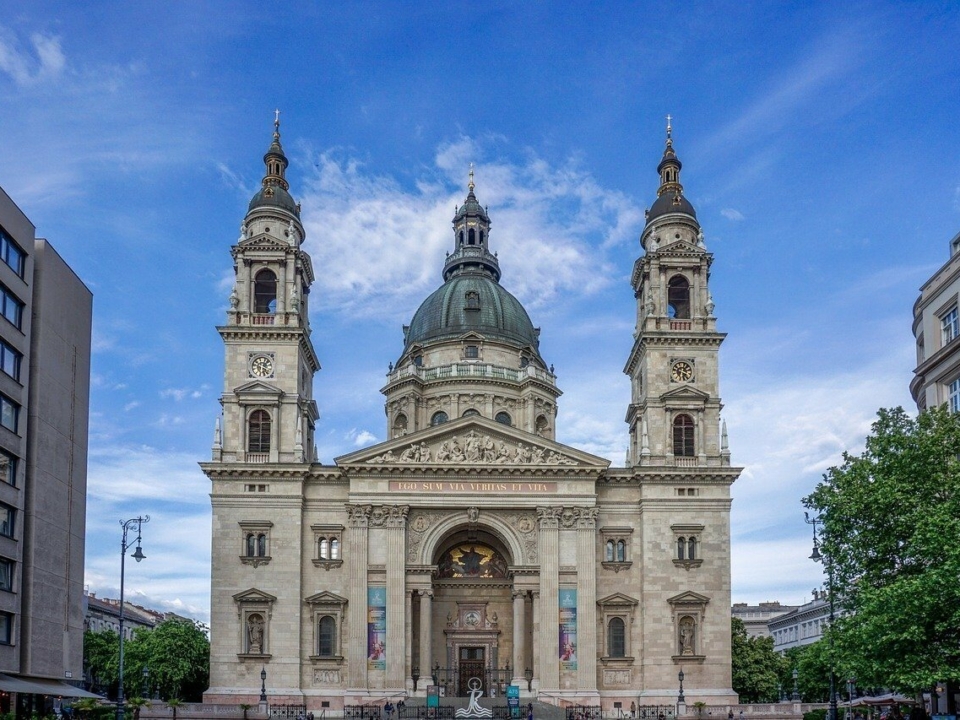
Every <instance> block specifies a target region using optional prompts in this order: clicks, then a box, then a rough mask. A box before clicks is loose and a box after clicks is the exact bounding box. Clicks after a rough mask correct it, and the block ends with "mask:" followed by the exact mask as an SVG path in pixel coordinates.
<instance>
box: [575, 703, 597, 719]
mask: <svg viewBox="0 0 960 720" xmlns="http://www.w3.org/2000/svg"><path fill="white" fill-rule="evenodd" d="M567 720H603V710H601V709H600V708H599V707H598V706H596V705H571V706H569V707H568V708H567Z"/></svg>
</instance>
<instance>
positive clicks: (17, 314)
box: [0, 285, 23, 330]
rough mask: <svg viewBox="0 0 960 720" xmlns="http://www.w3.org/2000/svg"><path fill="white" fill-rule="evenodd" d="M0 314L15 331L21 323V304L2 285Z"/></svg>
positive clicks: (0, 290) (0, 288)
mask: <svg viewBox="0 0 960 720" xmlns="http://www.w3.org/2000/svg"><path fill="white" fill-rule="evenodd" d="M0 313H3V316H4V317H5V318H6V319H7V320H9V321H10V324H11V325H13V326H14V327H15V328H17V330H19V329H20V326H21V323H22V321H23V303H22V302H20V300H19V299H18V298H17V296H16V295H14V294H13V293H12V292H10V291H9V290H8V289H7V288H5V287H4V286H3V285H0Z"/></svg>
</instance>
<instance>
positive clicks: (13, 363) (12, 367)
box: [0, 340, 23, 382]
mask: <svg viewBox="0 0 960 720" xmlns="http://www.w3.org/2000/svg"><path fill="white" fill-rule="evenodd" d="M22 359H23V355H22V354H21V353H19V352H18V351H16V350H14V349H13V348H12V347H11V346H10V345H8V344H7V343H5V342H4V341H3V340H0V370H3V371H4V372H5V373H6V374H7V375H9V376H10V377H12V378H13V379H14V380H17V381H18V382H19V380H20V361H21V360H22Z"/></svg>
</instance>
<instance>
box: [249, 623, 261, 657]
mask: <svg viewBox="0 0 960 720" xmlns="http://www.w3.org/2000/svg"><path fill="white" fill-rule="evenodd" d="M247 652H248V653H250V654H251V655H259V654H260V653H262V652H263V616H262V615H260V614H259V613H252V614H251V615H249V616H247Z"/></svg>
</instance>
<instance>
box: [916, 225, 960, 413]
mask: <svg viewBox="0 0 960 720" xmlns="http://www.w3.org/2000/svg"><path fill="white" fill-rule="evenodd" d="M958 295H960V233H958V234H957V235H955V236H954V237H953V239H952V240H951V241H950V259H949V260H947V262H946V263H944V264H943V266H942V267H941V268H940V269H939V270H937V272H935V273H934V274H933V277H931V278H930V279H929V280H927V282H925V283H924V284H923V286H922V287H921V288H920V297H918V298H917V301H916V302H915V303H914V304H913V336H914V337H915V338H916V339H917V368H916V370H914V371H913V372H914V378H913V380H912V381H911V382H910V394H911V395H912V396H913V399H914V402H916V403H917V408H918V409H919V410H926V409H927V408H932V407H936V406H937V405H942V404H943V403H948V404H949V405H950V409H951V410H953V411H954V412H960V342H957V338H960V313H958V309H957V297H958Z"/></svg>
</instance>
